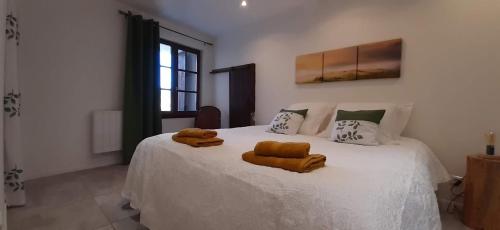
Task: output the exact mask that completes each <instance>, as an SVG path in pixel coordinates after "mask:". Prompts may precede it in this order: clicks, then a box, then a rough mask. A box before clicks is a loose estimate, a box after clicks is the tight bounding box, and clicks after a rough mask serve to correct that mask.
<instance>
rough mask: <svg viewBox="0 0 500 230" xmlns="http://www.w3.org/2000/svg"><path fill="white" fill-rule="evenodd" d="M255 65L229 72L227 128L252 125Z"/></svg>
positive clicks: (233, 69)
mask: <svg viewBox="0 0 500 230" xmlns="http://www.w3.org/2000/svg"><path fill="white" fill-rule="evenodd" d="M254 112H255V64H249V65H245V66H242V67H238V68H232V69H231V70H230V71H229V127H230V128H236V127H245V126H251V125H254V120H253V115H254Z"/></svg>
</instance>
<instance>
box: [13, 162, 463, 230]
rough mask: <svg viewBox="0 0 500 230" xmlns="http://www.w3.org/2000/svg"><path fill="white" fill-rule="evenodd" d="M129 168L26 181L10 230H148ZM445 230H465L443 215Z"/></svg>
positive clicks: (114, 167) (107, 168)
mask: <svg viewBox="0 0 500 230" xmlns="http://www.w3.org/2000/svg"><path fill="white" fill-rule="evenodd" d="M126 174H127V167H126V166H109V167H103V168H97V169H91V170H85V171H80V172H75V173H67V174H63V175H58V176H52V177H46V178H41V179H36V180H31V181H27V182H26V184H25V187H26V193H27V194H26V195H27V204H26V206H25V207H20V208H11V209H9V210H8V211H7V216H8V217H7V218H8V225H9V230H34V229H36V230H147V228H146V227H144V226H142V225H140V224H139V213H138V212H137V211H135V210H133V209H131V208H130V207H129V206H128V205H127V204H128V203H127V202H126V201H125V200H124V199H122V198H121V196H120V190H121V188H122V186H123V183H124V182H125V177H126ZM442 221H443V230H466V229H467V228H466V227H464V226H463V225H462V224H461V223H460V221H459V220H458V218H456V217H455V216H454V215H450V214H442Z"/></svg>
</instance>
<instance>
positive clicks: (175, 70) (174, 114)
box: [160, 38, 201, 118]
mask: <svg viewBox="0 0 500 230" xmlns="http://www.w3.org/2000/svg"><path fill="white" fill-rule="evenodd" d="M160 44H164V45H168V46H170V49H171V51H170V52H172V53H175V54H176V55H172V54H171V57H172V63H171V65H172V66H171V67H170V69H171V73H172V81H171V82H172V88H171V89H170V92H171V96H170V98H171V106H170V109H171V110H172V111H161V116H162V118H192V117H196V114H197V113H198V110H199V109H200V95H201V93H200V91H201V80H200V79H201V51H200V50H198V49H194V48H191V47H187V46H185V45H181V44H178V43H175V42H172V41H169V40H166V39H163V38H160ZM179 50H184V51H187V52H190V53H194V54H196V57H197V58H196V66H197V67H196V68H197V72H193V71H189V70H179V65H178V63H179ZM162 67H167V66H162V65H161V64H160V68H162ZM179 71H183V72H185V73H192V74H196V75H197V77H196V111H178V103H179V100H178V95H179V92H187V93H194V92H193V91H189V90H180V91H179V89H178V87H179V84H178V77H179ZM160 78H161V75H160Z"/></svg>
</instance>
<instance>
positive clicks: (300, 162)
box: [241, 151, 326, 173]
mask: <svg viewBox="0 0 500 230" xmlns="http://www.w3.org/2000/svg"><path fill="white" fill-rule="evenodd" d="M241 157H242V158H243V160H244V161H246V162H249V163H252V164H256V165H262V166H269V167H273V168H282V169H286V170H289V171H292V172H299V173H303V172H310V171H312V170H315V169H318V168H321V167H324V166H325V161H326V157H325V156H323V155H320V154H311V155H309V156H307V157H305V158H279V157H264V156H258V155H255V152H254V151H250V152H246V153H244V154H243V155H242V156H241Z"/></svg>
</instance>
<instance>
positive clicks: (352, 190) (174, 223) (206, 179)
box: [122, 126, 450, 230]
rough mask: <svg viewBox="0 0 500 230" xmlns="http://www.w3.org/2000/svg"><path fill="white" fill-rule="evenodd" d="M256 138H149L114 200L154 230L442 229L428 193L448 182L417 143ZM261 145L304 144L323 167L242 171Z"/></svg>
mask: <svg viewBox="0 0 500 230" xmlns="http://www.w3.org/2000/svg"><path fill="white" fill-rule="evenodd" d="M264 130H265V126H255V127H246V128H237V129H223V130H218V132H219V136H220V137H221V138H223V139H225V142H224V144H223V145H222V146H217V147H210V148H192V147H189V146H186V145H182V144H179V143H175V142H172V141H171V135H172V134H162V135H159V136H155V137H151V138H148V139H146V140H144V141H143V142H141V143H140V144H139V146H138V147H137V149H136V152H135V155H134V157H133V159H132V162H131V164H130V167H129V171H128V175H127V180H126V183H125V186H124V190H123V192H122V195H123V196H124V197H125V198H127V199H129V200H130V201H131V206H132V207H134V208H136V209H138V210H140V211H141V223H142V224H144V225H145V226H147V227H149V228H150V229H152V230H162V229H214V230H215V229H217V230H223V229H228V230H229V229H231V230H232V229H240V230H241V229H339V230H344V229H353V230H354V229H355V230H363V229H370V230H373V229H375V230H376V229H381V230H391V229H415V230H416V229H419V230H424V229H436V230H439V229H441V222H440V218H439V211H438V206H437V201H436V196H435V193H434V189H435V188H436V187H437V183H441V182H444V181H448V180H449V179H450V178H449V175H448V173H447V172H446V170H445V169H444V167H443V166H442V165H441V163H440V162H439V161H438V160H437V158H436V157H435V155H434V154H433V153H432V152H431V151H430V149H429V148H428V147H427V146H426V145H425V144H423V143H422V142H420V141H417V140H414V139H410V138H403V139H402V140H401V141H398V142H397V143H393V144H392V145H382V146H359V145H349V144H338V143H333V142H330V141H328V140H327V139H324V138H319V137H313V136H302V135H296V136H286V135H279V134H272V133H267V132H264ZM262 140H276V141H305V142H309V143H310V144H311V153H321V154H324V155H326V156H327V161H326V167H324V168H321V169H318V170H315V171H313V172H311V173H304V174H299V173H294V172H289V171H285V170H282V169H276V168H269V167H263V166H257V165H252V164H249V163H247V162H244V161H243V160H242V159H241V154H242V153H243V152H245V151H248V150H252V149H253V147H254V145H255V143H256V142H258V141H262Z"/></svg>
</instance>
